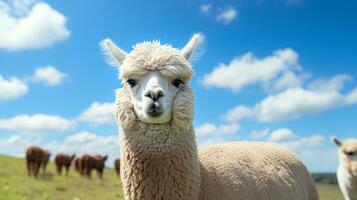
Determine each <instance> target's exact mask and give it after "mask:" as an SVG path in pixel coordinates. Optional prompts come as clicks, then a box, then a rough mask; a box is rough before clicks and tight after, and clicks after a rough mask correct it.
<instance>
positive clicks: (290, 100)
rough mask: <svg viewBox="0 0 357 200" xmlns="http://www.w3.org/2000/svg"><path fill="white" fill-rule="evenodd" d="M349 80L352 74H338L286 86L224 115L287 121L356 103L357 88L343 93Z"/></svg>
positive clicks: (232, 117)
mask: <svg viewBox="0 0 357 200" xmlns="http://www.w3.org/2000/svg"><path fill="white" fill-rule="evenodd" d="M348 80H350V77H348V76H346V75H336V76H334V77H332V78H331V79H329V80H317V81H314V82H313V83H311V84H309V86H308V88H309V89H304V88H301V87H298V88H291V89H287V90H285V91H283V92H280V93H278V94H274V95H269V96H267V97H266V98H264V99H263V100H262V101H261V102H260V103H258V104H256V105H255V106H253V107H248V106H245V105H238V106H236V107H234V108H233V109H231V110H230V111H228V112H227V113H226V114H225V115H224V118H225V119H226V120H227V121H229V122H234V121H239V120H241V119H244V118H250V119H255V120H257V121H260V122H275V121H284V120H291V119H297V118H300V117H302V116H304V115H311V114H318V113H320V112H322V111H325V110H328V109H331V108H335V107H339V106H344V105H349V104H353V103H357V92H355V91H352V92H350V93H349V94H347V95H344V94H341V92H340V91H339V90H341V89H342V88H343V85H344V83H345V82H346V81H348Z"/></svg>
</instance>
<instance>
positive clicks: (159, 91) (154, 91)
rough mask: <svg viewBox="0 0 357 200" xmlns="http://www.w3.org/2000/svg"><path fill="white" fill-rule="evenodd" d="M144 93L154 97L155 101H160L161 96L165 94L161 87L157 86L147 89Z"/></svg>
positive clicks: (151, 97)
mask: <svg viewBox="0 0 357 200" xmlns="http://www.w3.org/2000/svg"><path fill="white" fill-rule="evenodd" d="M144 95H145V96H146V97H148V98H150V99H152V100H153V101H158V100H159V98H160V97H163V96H164V95H165V93H164V90H162V88H161V87H155V88H152V89H149V90H147V91H146V92H145V94H144Z"/></svg>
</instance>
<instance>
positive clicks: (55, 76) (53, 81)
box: [32, 66, 67, 86]
mask: <svg viewBox="0 0 357 200" xmlns="http://www.w3.org/2000/svg"><path fill="white" fill-rule="evenodd" d="M66 76H67V75H66V74H65V73H63V72H60V71H59V70H57V69H56V68H54V67H52V66H45V67H41V68H37V69H36V70H35V73H34V74H33V76H32V80H33V81H35V82H43V83H45V84H46V85H48V86H56V85H59V84H61V83H62V81H63V80H64V79H65V78H66Z"/></svg>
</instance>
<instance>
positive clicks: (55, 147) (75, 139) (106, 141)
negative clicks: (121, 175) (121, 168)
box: [46, 131, 119, 166]
mask: <svg viewBox="0 0 357 200" xmlns="http://www.w3.org/2000/svg"><path fill="white" fill-rule="evenodd" d="M46 148H48V149H49V150H50V151H51V152H53V153H67V154H76V155H77V156H80V155H83V154H93V155H98V154H100V155H108V156H109V159H108V161H107V162H106V164H107V165H109V166H113V161H114V159H115V158H118V157H119V137H118V134H112V135H106V136H104V135H103V136H102V135H98V134H95V133H92V132H87V131H83V132H79V133H76V134H74V135H71V136H69V137H67V138H66V139H65V140H64V141H63V142H58V141H53V142H51V143H49V144H47V145H46Z"/></svg>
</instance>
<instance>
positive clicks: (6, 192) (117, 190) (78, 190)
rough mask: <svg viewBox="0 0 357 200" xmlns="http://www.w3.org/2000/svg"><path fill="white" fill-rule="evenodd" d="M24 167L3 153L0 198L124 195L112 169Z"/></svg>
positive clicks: (321, 188) (332, 196) (332, 194)
mask: <svg viewBox="0 0 357 200" xmlns="http://www.w3.org/2000/svg"><path fill="white" fill-rule="evenodd" d="M25 169H26V168H25V161H24V159H21V158H14V157H8V156H2V155H0V200H115V199H117V200H120V199H123V197H122V196H123V195H122V191H121V185H120V180H119V177H117V176H116V174H115V173H114V171H113V170H110V169H106V170H105V173H104V179H103V180H100V179H99V178H98V177H97V176H96V173H93V174H92V175H93V177H92V179H91V180H89V179H87V178H84V177H80V176H79V175H78V173H77V172H74V171H73V169H71V171H70V174H69V176H68V177H65V176H58V175H57V174H55V173H54V172H55V171H54V165H53V163H50V164H49V166H48V168H47V173H45V174H43V173H41V174H40V175H39V178H38V179H35V178H33V177H28V176H27V173H26V170H25ZM322 182H324V181H322ZM317 190H318V192H319V195H320V199H321V200H343V197H342V194H341V192H340V190H339V188H338V186H337V185H333V184H326V183H321V184H317Z"/></svg>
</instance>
